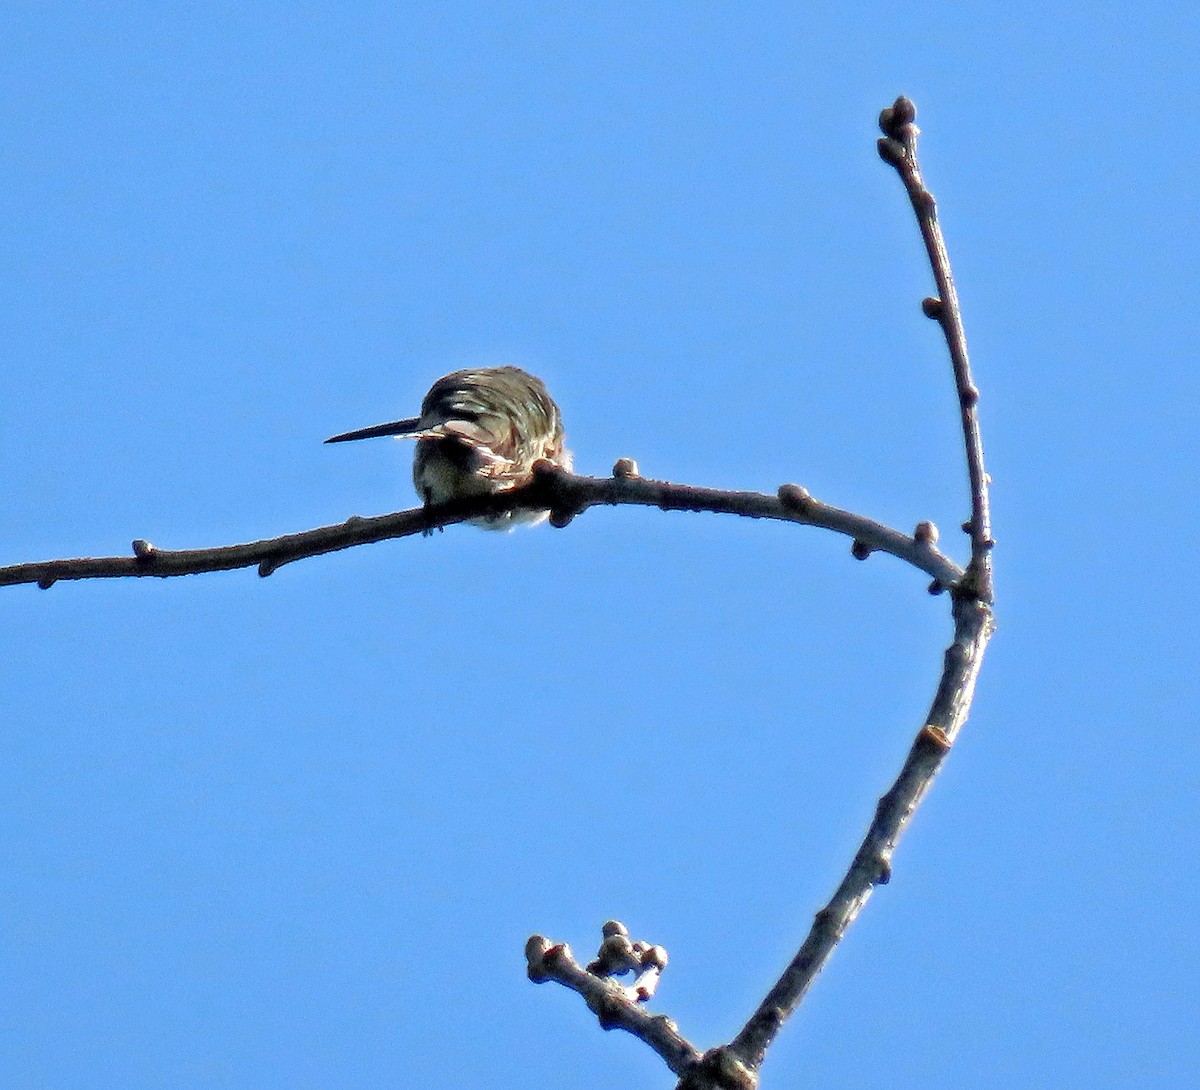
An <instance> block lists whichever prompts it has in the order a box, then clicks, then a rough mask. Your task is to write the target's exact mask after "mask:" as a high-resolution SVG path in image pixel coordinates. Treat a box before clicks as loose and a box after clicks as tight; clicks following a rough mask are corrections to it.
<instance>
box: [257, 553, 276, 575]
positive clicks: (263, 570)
mask: <svg viewBox="0 0 1200 1090" xmlns="http://www.w3.org/2000/svg"><path fill="white" fill-rule="evenodd" d="M279 563H280V560H279V557H277V556H267V557H264V558H263V559H262V560H260V561H259V562H258V574H259V578H261V579H266V577H267V576H268V575H272V574H273V573H274V571H275V569H276V568H278V567H279Z"/></svg>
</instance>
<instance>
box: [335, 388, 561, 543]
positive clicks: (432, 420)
mask: <svg viewBox="0 0 1200 1090" xmlns="http://www.w3.org/2000/svg"><path fill="white" fill-rule="evenodd" d="M380 435H394V436H400V437H403V438H408V439H416V441H417V449H416V452H415V453H414V455H413V483H414V484H415V485H416V487H417V492H418V494H419V495H420V496H421V498H422V500H424V501H425V503H426V504H433V503H444V502H446V501H447V500H451V499H459V498H464V497H467V496H478V495H484V494H492V493H496V492H505V491H507V490H509V489H512V488H517V487H519V486H520V485H523V484H527V483H528V482H529V479H530V477H531V476H532V474H533V466H534V464H535V463H536V462H538V461H540V460H542V459H545V460H546V461H548V462H552V463H553V464H555V465H557V466H561V467H562V468H563V469H570V468H571V452H570V451H569V450H567V449H566V448H565V446H564V445H563V444H564V441H565V436H564V434H563V423H562V413H560V412H559V409H558V406H557V405H556V404H555V403H554V399H553V398H551V396H550V393H549V391H547V389H546V386H545V384H544V383H543V382H542V380H541V379H539V378H536V377H535V376H533V375H531V374H529V373H527V372H525V371H522V370H521V369H520V368H519V367H481V368H478V369H476V370H466V371H455V372H453V373H452V374H449V375H445V376H443V377H442V378H440V379H438V380H437V382H435V383H434V384H433V386H432V388H431V389H430V391H429V393H427V394H426V395H425V400H424V401H423V402H422V403H421V415H420V416H418V417H412V418H410V419H407V420H396V421H393V422H392V423H390V424H377V425H375V426H374V427H370V428H360V429H359V430H357V431H350V432H346V433H344V434H342V435H335V436H333V438H332V439H326V440H325V441H326V442H327V443H342V442H347V441H349V440H352V439H370V438H373V437H375V436H380ZM548 514H549V512H548V511H512V512H508V513H506V514H504V515H497V516H495V517H490V518H479V519H472V520H471V521H472V522H473V523H474V524H475V525H477V526H483V527H485V528H486V529H489V530H507V529H510V528H511V527H512V526H514V525H515V524H517V523H535V522H541V521H542V520H543V519H545V518H546V516H547V515H548Z"/></svg>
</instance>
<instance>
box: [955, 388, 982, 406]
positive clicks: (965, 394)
mask: <svg viewBox="0 0 1200 1090" xmlns="http://www.w3.org/2000/svg"><path fill="white" fill-rule="evenodd" d="M959 400H960V401H961V402H962V404H963V407H964V408H967V409H973V408H974V407H975V406H976V405H978V404H979V387H978V386H964V387H963V389H962V393H961V394H959Z"/></svg>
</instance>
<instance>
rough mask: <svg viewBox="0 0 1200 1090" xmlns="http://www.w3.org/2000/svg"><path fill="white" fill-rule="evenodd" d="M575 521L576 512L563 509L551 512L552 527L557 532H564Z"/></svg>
mask: <svg viewBox="0 0 1200 1090" xmlns="http://www.w3.org/2000/svg"><path fill="white" fill-rule="evenodd" d="M574 519H575V512H574V511H567V510H564V509H562V508H555V509H554V510H552V511H551V512H550V520H549V521H550V525H551V526H553V527H554V528H555V529H556V530H563V529H565V528H566V527H568V526H570V525H571V523H572V522H573V521H574Z"/></svg>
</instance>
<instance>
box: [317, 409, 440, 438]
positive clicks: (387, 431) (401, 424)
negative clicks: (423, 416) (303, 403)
mask: <svg viewBox="0 0 1200 1090" xmlns="http://www.w3.org/2000/svg"><path fill="white" fill-rule="evenodd" d="M419 422H420V421H419V420H418V418H417V417H415V416H412V417H409V418H408V419H407V420H393V421H392V422H391V423H390V424H375V425H374V426H372V427H370V428H359V429H358V430H357V431H347V432H343V433H342V434H341V435H335V436H333V437H332V438H330V439H326V440H325V442H326V443H349V442H350V441H351V440H352V439H377V438H378V437H379V436H381V435H411V434H412V433H413V432H415V431H417V430H418V429H417V424H418V423H419Z"/></svg>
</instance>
